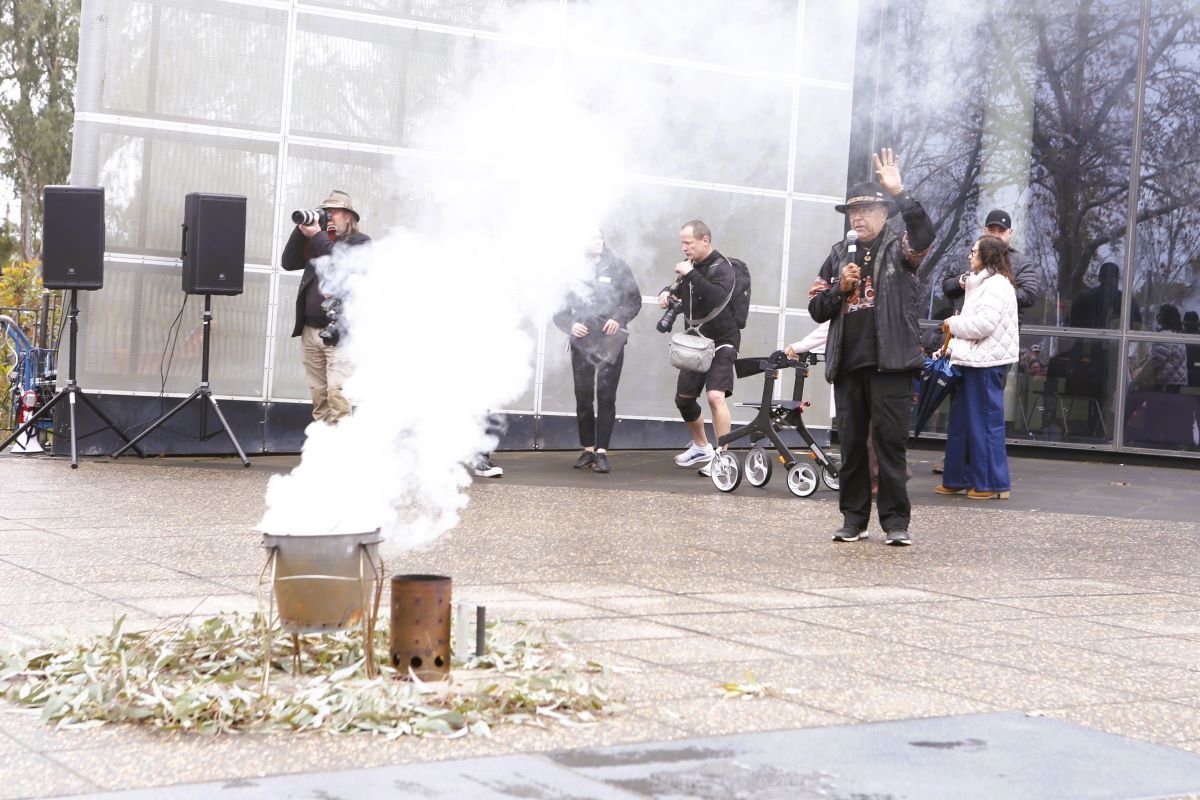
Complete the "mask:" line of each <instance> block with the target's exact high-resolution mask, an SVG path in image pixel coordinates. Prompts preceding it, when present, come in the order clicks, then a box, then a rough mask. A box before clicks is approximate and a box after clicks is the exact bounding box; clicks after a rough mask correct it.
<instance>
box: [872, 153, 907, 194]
mask: <svg viewBox="0 0 1200 800" xmlns="http://www.w3.org/2000/svg"><path fill="white" fill-rule="evenodd" d="M872 158H874V159H875V175H876V176H878V178H879V185H880V186H882V187H883V189H884V191H886V192H887V193H888V194H890V195H892V196H893V197H894V196H895V195H898V194H900V193H901V192H903V191H904V182H903V181H901V180H900V157H899V156H897V155H895V154H894V153H893V152H892V148H890V147H885V148H883V149H882V150H880V151H879V155H877V156H872Z"/></svg>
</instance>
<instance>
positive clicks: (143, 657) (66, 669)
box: [0, 614, 609, 738]
mask: <svg viewBox="0 0 1200 800" xmlns="http://www.w3.org/2000/svg"><path fill="white" fill-rule="evenodd" d="M122 622H123V620H118V621H117V622H116V623H115V624H114V625H113V628H112V630H111V631H110V632H109V633H107V634H100V635H95V636H92V637H90V638H87V639H84V640H82V641H78V642H71V641H62V642H60V643H58V644H56V645H54V646H51V647H33V648H25V649H22V650H18V651H13V652H5V651H3V650H0V694H2V695H3V696H5V697H7V698H8V699H9V700H12V701H13V702H16V703H19V704H21V705H23V706H27V707H30V708H37V709H41V712H42V720H44V721H45V722H47V723H53V724H55V725H56V726H57V727H59V728H91V727H96V726H99V725H104V724H105V723H110V722H128V723H138V724H143V725H149V726H152V727H155V728H165V729H172V730H181V731H189V732H194V733H200V734H206V735H214V734H220V733H235V732H240V731H246V732H258V733H278V732H284V731H303V730H319V731H324V732H327V733H377V734H383V735H385V736H387V737H389V738H395V737H399V736H429V735H433V736H466V735H474V736H487V735H488V734H489V733H490V731H491V729H492V727H494V726H496V725H498V724H503V723H511V724H526V725H537V726H545V725H546V723H547V722H555V723H557V724H560V725H565V726H568V727H570V726H575V725H583V724H591V723H594V722H596V720H597V718H598V716H599V715H600V714H602V713H604V712H605V710H606V708H608V706H609V701H608V696H607V693H606V692H605V691H604V689H603V688H602V687H601V685H600V684H598V683H597V682H596V678H598V677H599V678H604V677H606V676H607V674H608V673H607V670H605V669H604V668H603V667H601V666H600V665H598V664H595V663H593V662H582V661H579V660H578V659H576V658H575V657H574V656H573V655H572V654H571V652H570V651H569V650H568V649H567V648H566V647H565V645H564V644H563V643H561V642H557V641H555V642H552V641H550V640H548V639H546V638H544V637H541V638H539V637H538V636H534V635H532V634H531V633H530V632H528V631H521V632H520V635H518V636H516V637H515V638H513V639H512V640H511V641H507V642H502V643H498V644H495V645H494V646H493V647H492V649H491V650H489V651H488V652H487V653H485V654H484V655H483V656H481V657H479V658H475V657H472V658H470V659H468V660H466V661H465V662H461V663H458V664H456V666H457V667H458V668H457V669H455V670H454V671H453V672H452V673H451V678H450V679H449V680H447V681H444V682H438V683H432V682H430V683H424V682H421V681H417V680H413V681H401V680H398V677H399V675H398V674H397V672H396V670H394V669H392V668H391V667H390V665H388V664H387V661H386V654H387V652H388V643H387V633H386V632H385V631H380V632H378V634H377V639H376V642H375V653H376V654H377V660H378V661H379V669H380V677H378V678H375V679H374V680H372V679H368V678H367V677H366V670H365V656H364V652H363V646H362V645H363V640H362V632H361V631H358V630H354V631H344V632H340V633H336V634H327V635H324V636H321V637H311V636H308V637H301V638H300V640H299V641H300V651H299V653H296V652H295V651H294V650H293V649H292V647H293V645H292V639H291V637H287V636H284V635H282V634H281V633H280V632H279V631H275V632H274V633H273V637H272V638H273V642H274V646H273V647H272V650H271V654H270V655H271V658H270V667H269V669H270V682H269V684H268V687H267V688H266V689H265V690H264V689H263V687H262V683H263V681H262V677H263V676H262V672H263V663H264V659H263V637H262V633H263V630H262V620H261V617H259V616H258V615H254V616H252V617H248V616H243V615H238V614H231V615H222V616H217V617H211V618H209V619H206V620H203V621H200V622H197V623H193V624H191V625H190V626H187V627H183V628H178V629H171V630H157V631H149V632H127V631H126V630H125V629H124V625H123V624H122ZM495 638H496V637H495V636H494V635H493V639H495ZM297 662H298V663H299V670H298V671H293V670H294V665H295V663H297Z"/></svg>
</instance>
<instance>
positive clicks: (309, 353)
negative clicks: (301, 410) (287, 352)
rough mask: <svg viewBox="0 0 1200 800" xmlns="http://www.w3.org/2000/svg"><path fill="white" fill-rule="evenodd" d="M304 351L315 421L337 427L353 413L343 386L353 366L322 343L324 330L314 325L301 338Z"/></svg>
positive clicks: (301, 347) (306, 326) (302, 353)
mask: <svg viewBox="0 0 1200 800" xmlns="http://www.w3.org/2000/svg"><path fill="white" fill-rule="evenodd" d="M300 351H301V355H302V358H303V362H304V374H305V375H306V376H307V377H308V388H309V391H310V392H311V393H312V403H313V412H312V414H313V419H315V420H316V421H317V422H328V423H330V424H333V423H336V422H337V421H338V420H339V419H341V418H342V417H344V416H347V415H348V414H349V413H350V403H348V402H347V401H346V398H345V396H344V395H343V394H342V386H343V384H345V382H346V379H347V378H348V377H350V366H349V364H347V362H346V359H345V358H344V357H342V356H341V355H340V354H339V352H338V348H336V347H330V346H328V345H327V344H325V342H324V341H322V340H321V329H320V328H314V327H312V326H311V325H305V326H304V331H303V332H302V333H301V334H300Z"/></svg>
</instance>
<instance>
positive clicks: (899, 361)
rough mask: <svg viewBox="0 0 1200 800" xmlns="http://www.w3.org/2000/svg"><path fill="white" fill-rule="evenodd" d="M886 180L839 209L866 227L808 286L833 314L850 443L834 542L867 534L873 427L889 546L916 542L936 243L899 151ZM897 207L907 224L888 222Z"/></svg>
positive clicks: (886, 157) (837, 382)
mask: <svg viewBox="0 0 1200 800" xmlns="http://www.w3.org/2000/svg"><path fill="white" fill-rule="evenodd" d="M874 162H875V174H876V176H877V177H878V178H879V182H878V183H875V182H866V183H858V184H855V185H854V186H852V187H851V188H850V191H849V192H848V193H847V197H846V202H845V203H843V204H841V205H838V206H836V210H837V211H838V213H841V214H845V215H846V218H847V222H848V223H849V226H850V227H851V228H852V229H853V230H854V231H855V232H856V233H857V234H858V241H857V247H856V251H855V252H853V253H851V252H850V249H849V245H848V243H847V242H845V241H842V242H838V243H837V244H835V245H834V246H833V248H832V251H831V252H830V254H829V256H828V257H827V258H826V259H825V263H824V264H822V265H821V270H820V272H819V273H818V275H817V279H816V280H815V281H814V282H813V285H812V287H811V288H810V289H809V292H808V298H809V300H808V311H809V314H810V315H812V318H813V320H814V321H815V322H818V323H821V322H825V321H827V320H828V321H829V323H830V324H829V340H828V342H827V343H826V345H825V379H826V380H827V381H828V382H829V383H830V384H832V385H833V392H834V399H835V402H836V404H837V427H838V437H839V439H840V441H841V445H842V465H841V468H840V469H839V478H840V482H841V487H840V489H839V491H838V506H839V508H840V510H841V512H842V527H841V528H839V529H838V530H837V531H836V532H835V533H834V534H833V540H834V541H835V542H856V541H859V540H860V539H865V538H867V521H868V520H869V519H870V516H871V475H870V468H869V464H868V456H867V434H868V432H873V434H874V435H873V437H872V438H873V440H874V444H875V453H876V455H877V456H878V458H879V522H880V525H881V527H882V528H883V530H884V532H885V534H886V536H887V540H886V541H887V543H888V544H890V545H896V546H903V545H908V544H911V543H912V541H911V539H910V538H909V521H910V517H911V515H912V506H911V504H910V502H909V499H908V488H907V487H906V486H905V471H906V468H907V466H908V456H907V452H906V445H907V442H908V418H909V411H910V410H911V408H912V381H913V378H914V377H915V375H916V372H917V371H918V370H920V369H921V367H922V366H924V363H925V358H924V355H923V353H922V351H921V341H920V336H919V334H918V327H917V310H916V293H917V291H918V287H917V281H916V273H917V267H918V266H919V265H920V263H921V261H922V260H923V259H924V258H925V256H926V255H927V254H928V253H929V248H930V247H931V246H932V245H933V238H934V230H933V225H932V224H931V223H930V222H929V217H928V216H927V215H926V214H925V209H923V208H922V207H921V204H920V203H918V202H917V201H916V200H915V199H914V198H913V197H911V196H910V195H909V194H908V193H907V192H905V191H904V183H903V181H902V180H901V179H900V160H899V158H897V157H896V156H895V154H894V153H893V152H892V151H891V150H890V149H884V150H882V151H881V152H880V153H879V155H877V156H874ZM896 211H899V212H900V214H901V215H902V216H903V219H904V225H905V228H906V229H907V231H906V232H905V233H904V234H903V235H897V234H896V233H894V232H893V231H892V229H891V228H890V227H888V224H887V220H888V217H889V216H891V215H892V214H893V213H895V212H896Z"/></svg>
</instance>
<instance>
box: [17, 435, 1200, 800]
mask: <svg viewBox="0 0 1200 800" xmlns="http://www.w3.org/2000/svg"><path fill="white" fill-rule="evenodd" d="M574 458H575V454H574V453H521V454H508V453H502V454H500V456H499V459H498V460H499V461H500V463H501V464H502V465H503V466H504V467H505V469H506V474H505V476H504V477H503V478H501V479H495V480H488V481H484V482H481V483H479V484H477V485H476V486H474V487H473V488H472V490H471V504H470V505H469V506H468V508H467V510H466V512H465V515H464V518H463V523H462V524H461V525H460V526H459V527H458V528H457V529H455V530H454V531H452V532H451V533H449V534H447V535H446V536H444V537H442V538H441V539H440V540H439V541H437V542H436V543H435V544H434V545H433V546H432V547H431V548H429V549H428V550H425V551H423V552H419V553H408V554H405V555H403V556H402V557H400V558H398V559H396V560H394V561H392V562H391V563H390V564H389V570H390V571H396V572H400V571H404V572H426V571H430V572H439V573H443V574H449V575H451V576H452V577H453V578H454V580H455V596H456V599H457V600H466V601H469V602H473V603H484V604H486V605H487V606H488V608H489V612H490V613H491V614H492V615H493V616H499V617H502V618H503V619H505V620H533V621H537V622H539V623H540V624H545V625H548V626H553V627H554V628H555V629H557V630H560V631H564V632H568V633H571V634H572V635H573V636H575V637H576V638H577V640H578V645H577V649H579V650H581V651H582V654H584V655H587V656H589V657H593V658H596V659H598V660H601V661H604V662H607V663H609V664H612V665H615V666H618V667H621V668H623V669H622V671H620V672H618V673H616V674H615V675H614V678H613V691H614V694H616V695H618V696H619V697H621V698H623V699H624V700H625V702H626V704H627V710H625V711H624V712H622V713H620V714H618V715H617V716H614V717H611V718H608V719H605V720H604V721H602V722H601V723H600V724H599V725H597V726H594V727H590V728H584V729H578V730H566V729H562V728H550V729H546V730H540V729H533V728H503V727H502V728H499V729H497V731H496V733H495V735H494V736H493V737H492V738H490V739H457V740H433V739H421V740H418V739H401V740H397V741H394V742H384V741H381V740H379V739H378V738H376V737H369V736H354V737H330V736H320V735H305V736H240V737H218V738H214V739H201V738H198V737H193V736H185V735H177V734H156V733H154V732H152V731H146V730H140V729H136V728H126V727H106V728H101V729H97V730H91V731H55V730H51V729H47V728H46V727H44V726H42V725H41V724H40V723H39V722H38V720H37V717H36V714H30V713H29V712H26V711H24V710H21V709H17V708H15V707H13V706H9V705H3V704H0V796H3V797H44V796H56V795H68V794H80V793H95V792H100V791H116V790H126V789H138V788H151V787H165V786H169V785H177V786H178V785H184V784H193V783H200V782H205V781H214V780H219V781H238V780H250V779H256V778H261V777H262V776H269V775H286V774H300V773H318V772H330V771H336V770H347V769H365V768H381V767H388V766H395V765H400V764H409V763H420V762H431V761H438V760H444V759H467V758H486V757H495V756H505V755H511V754H518V753H525V754H529V753H545V752H562V751H570V750H578V749H580V748H600V747H605V746H613V745H630V744H633V743H645V742H667V741H675V740H683V739H694V738H697V737H712V736H723V735H736V734H749V733H755V732H763V731H779V730H793V731H796V730H807V729H814V728H822V729H823V730H824V732H827V733H829V735H830V736H833V735H834V734H833V731H834V730H835V729H836V730H843V728H839V727H837V726H853V727H852V728H851V730H857V729H860V728H861V724H862V723H878V722H882V721H887V720H897V721H900V720H912V719H935V718H944V717H950V718H954V717H962V715H981V714H982V715H985V716H986V715H992V714H993V713H994V712H1004V711H1012V712H1021V717H1022V718H1024V716H1023V715H1025V714H1032V715H1034V716H1036V717H1038V718H1045V719H1050V720H1058V721H1060V722H1063V723H1071V724H1072V725H1074V726H1083V727H1086V728H1088V729H1091V730H1094V731H1098V732H1104V733H1107V734H1111V735H1112V736H1114V737H1122V739H1133V740H1137V741H1139V742H1143V743H1147V744H1148V745H1156V746H1158V749H1153V748H1152V749H1151V750H1147V751H1145V752H1147V753H1149V752H1154V753H1155V755H1154V756H1153V757H1152V758H1151V757H1150V756H1147V759H1148V760H1146V761H1145V762H1144V763H1142V766H1141V767H1138V766H1137V764H1138V763H1139V762H1138V761H1137V759H1136V758H1135V759H1134V760H1133V761H1129V762H1121V763H1128V764H1129V765H1130V766H1128V767H1123V768H1122V769H1124V770H1125V772H1123V773H1122V774H1136V772H1137V770H1138V769H1139V768H1140V769H1143V770H1146V771H1147V772H1146V774H1152V773H1153V774H1156V773H1154V770H1155V769H1156V768H1155V767H1154V766H1153V765H1154V764H1156V763H1159V762H1158V761H1155V759H1160V758H1165V757H1166V756H1164V755H1163V749H1169V753H1170V754H1174V756H1176V757H1180V758H1184V759H1192V756H1189V755H1188V754H1189V753H1191V754H1196V753H1200V581H1198V580H1197V572H1198V569H1197V568H1198V567H1200V549H1198V548H1197V545H1200V523H1198V522H1197V516H1198V515H1197V513H1196V507H1197V502H1198V501H1200V493H1198V492H1197V490H1196V486H1197V482H1196V479H1195V476H1196V472H1195V471H1194V470H1190V469H1173V468H1155V467H1128V466H1121V465H1117V464H1095V463H1079V462H1065V461H1052V460H1042V459H1014V460H1013V471H1014V476H1015V480H1014V493H1013V497H1012V499H1011V500H1009V501H1000V502H995V501H989V502H982V503H981V502H977V501H969V500H967V499H966V498H962V497H953V498H943V497H938V496H936V495H934V494H933V486H934V485H935V484H936V482H937V479H936V478H935V477H934V476H933V475H931V474H929V471H928V466H929V463H930V462H931V461H932V460H933V459H934V458H936V453H933V452H920V451H918V452H914V453H913V454H912V461H913V464H914V471H915V475H914V478H913V481H912V483H911V484H910V490H911V492H912V495H913V497H914V501H915V504H916V506H917V510H916V512H915V515H914V521H913V527H912V533H913V537H914V540H915V542H916V544H915V546H913V547H911V548H907V549H896V548H889V547H886V546H884V545H883V544H882V542H881V541H880V539H881V537H880V536H879V535H878V531H879V529H878V526H877V525H876V524H875V523H874V521H873V522H872V527H871V531H872V534H873V535H872V538H871V539H870V540H868V541H864V542H858V543H854V544H843V545H836V544H834V543H832V542H830V541H829V534H830V532H832V530H833V529H834V528H836V527H837V526H838V524H839V522H840V519H839V515H838V513H837V506H836V499H835V495H834V494H833V493H832V492H830V491H829V490H827V489H824V488H822V489H821V490H819V491H818V492H817V494H816V495H815V496H813V497H812V498H808V499H798V498H794V497H792V496H791V495H790V494H788V493H787V490H786V488H784V486H783V484H782V482H781V475H780V474H777V475H776V476H775V479H774V481H773V482H772V483H771V484H769V485H768V486H767V487H766V488H765V489H763V490H756V489H752V488H751V487H749V486H746V485H743V487H742V488H741V489H739V490H738V491H737V492H735V493H733V494H730V495H722V494H719V493H718V492H716V491H715V490H714V489H713V488H712V486H711V484H710V483H709V482H708V481H707V480H706V479H703V478H700V477H698V476H696V475H695V474H694V472H693V471H689V470H680V469H677V468H675V467H674V466H673V465H672V464H671V462H670V460H669V454H665V453H653V452H631V453H614V454H613V468H614V472H613V473H612V474H610V475H597V474H593V473H583V472H578V471H574V470H572V469H571V468H570V465H571V463H572V462H573V461H574ZM293 463H295V459H288V458H270V459H256V460H255V464H254V466H253V467H252V468H251V469H249V470H244V469H242V468H241V466H240V465H238V464H237V463H236V462H230V461H227V460H222V459H192V460H176V459H172V460H164V459H150V460H146V461H139V460H137V459H123V460H121V461H118V462H110V461H107V460H96V461H92V460H87V461H84V462H83V463H82V464H81V465H80V468H79V470H77V471H72V470H70V469H69V468H68V466H67V464H66V463H65V461H64V460H61V459H51V458H31V459H23V458H18V457H0V639H6V640H17V641H20V640H30V639H42V638H45V637H48V636H51V635H53V634H54V633H57V632H61V631H63V630H79V629H82V628H84V627H86V626H87V625H89V624H94V625H99V626H103V625H106V624H107V623H109V622H111V620H112V618H113V617H114V616H116V615H120V614H126V615H128V617H129V619H130V620H131V621H133V622H135V623H139V624H146V625H150V624H161V623H162V622H163V621H165V620H169V619H174V618H176V617H178V616H179V615H182V614H188V613H193V614H208V613H213V612H218V611H224V610H232V609H239V610H253V609H254V608H255V607H256V602H257V601H256V597H255V589H256V585H257V577H258V573H259V570H260V569H261V567H262V563H263V553H262V551H261V549H260V548H259V537H258V536H257V535H256V534H254V533H253V532H252V530H251V529H252V527H253V525H254V524H255V522H257V520H258V518H259V516H260V514H261V512H262V510H263V502H262V498H263V491H264V489H265V485H266V480H267V478H268V477H269V476H270V475H271V474H272V473H273V472H274V471H279V470H283V469H287V468H289V467H290V465H291V464H293ZM748 673H749V674H752V675H754V676H755V677H756V678H757V679H758V680H760V681H762V682H764V683H767V684H769V685H770V686H772V687H774V688H775V690H776V691H775V693H774V694H773V695H772V696H769V697H765V698H759V699H752V700H744V701H727V700H723V699H721V692H720V690H719V688H718V687H719V685H720V684H722V683H725V682H727V681H731V680H742V679H743V677H744V676H745V675H746V674H748ZM968 718H976V717H973V716H970V717H968ZM828 726H834V727H828ZM1114 763H1116V762H1114ZM1179 763H1181V764H1184V765H1185V766H1184V767H1183V769H1184V770H1185V772H1186V770H1187V765H1190V764H1191V763H1193V761H1191V760H1185V761H1181V762H1179ZM1195 763H1200V762H1195ZM1195 776H1196V779H1195V783H1196V787H1195V789H1194V791H1196V792H1200V766H1197V767H1196V768H1195ZM897 780H899V778H897ZM901 789H902V787H901V786H893V787H892V789H890V790H889V791H891V792H892V794H893V795H894V796H896V797H901V796H917V795H906V794H903V793H901V791H900V790H901ZM159 791H160V792H161V791H162V790H161V789H160V790H159ZM561 794H563V793H562V792H559V793H558V794H557V795H556V794H550V795H547V796H560V795H561ZM876 794H877V796H880V797H883V796H888V795H887V794H880V793H878V792H877V793H876ZM158 796H164V795H162V794H160V795H158ZM179 796H185V795H179ZM414 796H421V795H419V794H417V795H414ZM435 796H436V795H435ZM514 796H517V795H514ZM523 796H529V795H523ZM695 796H705V795H695ZM780 796H784V795H780ZM788 796H795V795H788ZM832 796H836V795H832ZM976 796H987V795H985V794H978V795H976ZM1030 796H1036V795H1030ZM1042 796H1056V797H1057V796H1064V797H1065V796H1072V795H1067V794H1060V793H1057V792H1055V793H1052V794H1049V795H1046V794H1044V795H1042ZM1077 796H1091V795H1082V794H1081V795H1077ZM1102 796H1113V797H1116V796H1130V797H1133V796H1147V795H1144V794H1143V795H1132V794H1131V795H1102Z"/></svg>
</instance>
